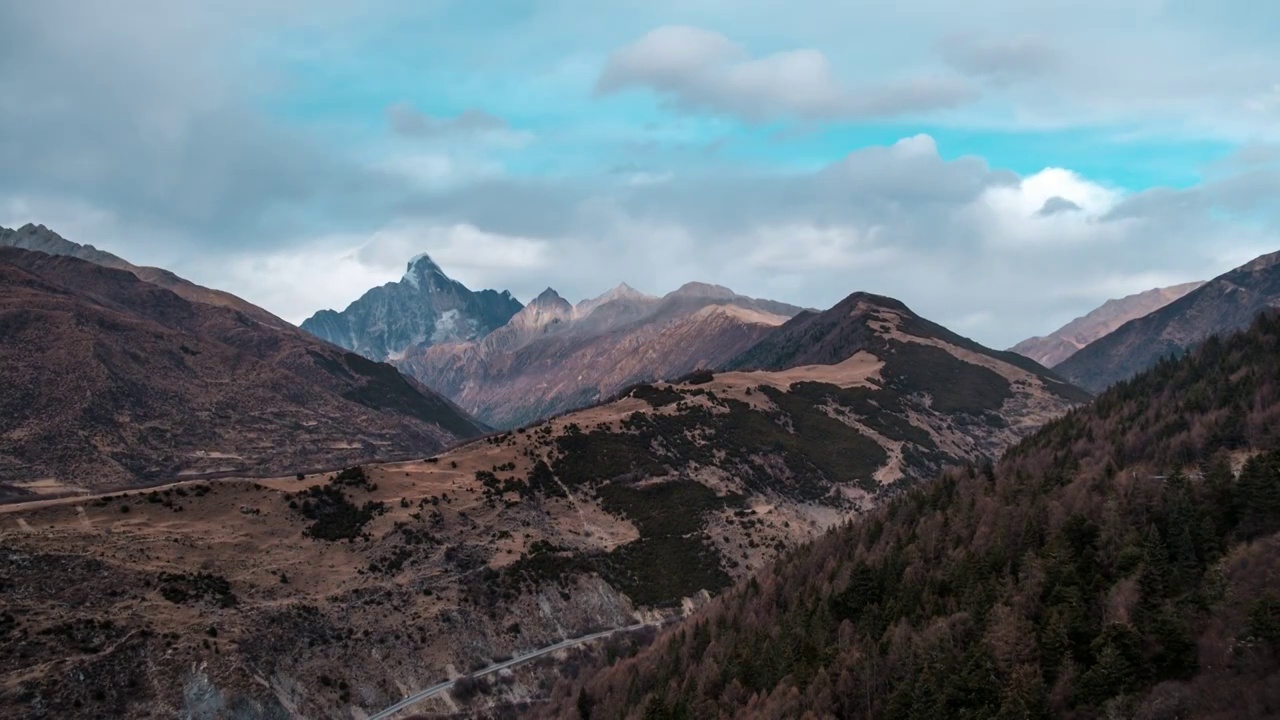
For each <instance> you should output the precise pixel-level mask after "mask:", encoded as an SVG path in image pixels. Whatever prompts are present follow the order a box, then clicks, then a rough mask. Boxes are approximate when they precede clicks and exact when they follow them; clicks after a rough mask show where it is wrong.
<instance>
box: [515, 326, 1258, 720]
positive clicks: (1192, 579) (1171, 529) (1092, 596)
mask: <svg viewBox="0 0 1280 720" xmlns="http://www.w3.org/2000/svg"><path fill="white" fill-rule="evenodd" d="M1277 378H1280V320H1277V319H1276V318H1275V317H1264V318H1263V319H1261V320H1259V321H1258V323H1257V324H1256V325H1255V326H1254V328H1253V329H1252V330H1250V331H1249V332H1248V333H1246V334H1243V335H1239V336H1236V337H1232V338H1230V339H1227V340H1221V341H1219V340H1216V339H1215V340H1211V341H1209V342H1207V343H1205V345H1204V346H1202V347H1201V348H1200V349H1198V350H1197V351H1196V352H1195V353H1194V354H1193V355H1192V356H1190V357H1187V358H1184V359H1182V360H1180V361H1177V362H1172V363H1164V364H1161V365H1160V366H1159V367H1157V368H1156V369H1154V370H1152V371H1149V372H1147V373H1145V374H1143V375H1140V376H1139V377H1138V378H1137V379H1135V380H1134V381H1133V382H1130V383H1124V384H1121V385H1119V386H1117V387H1116V388H1114V389H1112V390H1110V391H1108V392H1106V393H1104V394H1103V395H1101V396H1100V397H1098V399H1097V400H1096V401H1095V402H1094V403H1093V404H1092V405H1089V406H1086V407H1084V408H1082V409H1079V410H1076V411H1073V412H1072V413H1070V414H1068V415H1067V416H1065V417H1064V418H1062V419H1060V420H1058V421H1055V422H1053V423H1051V424H1050V425H1048V426H1047V427H1045V428H1044V429H1043V430H1042V431H1040V432H1039V433H1037V434H1035V435H1033V436H1032V437H1031V438H1030V439H1028V440H1026V441H1025V442H1024V443H1022V444H1020V445H1018V446H1016V447H1015V448H1013V449H1011V450H1010V451H1009V452H1008V454H1007V455H1006V456H1005V457H1004V459H1003V460H1002V461H1001V462H999V463H998V464H996V465H995V466H993V467H992V466H988V467H984V468H982V469H977V468H974V467H970V468H967V469H961V470H955V471H952V472H949V473H946V474H945V475H944V476H942V477H941V478H940V479H938V480H936V481H934V482H931V483H926V484H923V485H921V486H919V487H918V488H916V489H914V490H913V491H911V492H909V493H907V494H905V495H904V496H903V497H900V498H897V499H895V500H894V501H892V502H890V503H888V504H887V505H886V506H885V507H883V508H881V509H879V510H877V511H875V512H873V513H871V514H869V515H868V516H866V517H865V518H863V519H862V520H861V521H859V522H857V523H854V524H850V525H846V526H843V527H841V528H839V529H838V530H836V531H835V532H833V533H830V534H828V535H826V536H824V537H822V538H820V539H818V540H817V541H815V542H814V543H812V544H811V545H808V546H806V547H803V548H801V549H799V550H797V551H795V552H793V553H790V554H788V555H786V556H785V557H783V558H782V559H780V560H779V561H778V562H776V563H773V564H771V565H770V566H769V567H768V568H767V569H765V570H763V571H762V572H759V573H757V574H755V575H753V576H752V577H751V578H749V579H748V580H746V581H743V582H740V583H738V584H737V585H736V586H735V587H734V589H732V590H731V591H728V592H726V593H725V594H723V595H721V596H720V597H719V598H717V599H715V600H713V601H712V602H711V603H710V604H709V605H708V606H706V607H705V608H704V609H702V610H701V611H699V612H698V613H697V614H696V615H694V616H693V617H691V618H689V619H687V620H685V621H684V622H683V623H682V624H681V626H680V627H679V628H678V629H675V630H673V631H671V632H668V633H666V634H665V635H664V636H662V637H660V638H659V639H658V640H657V641H656V642H654V643H653V644H652V645H651V646H650V647H649V648H647V649H646V650H643V651H642V652H640V653H639V654H638V655H637V656H635V657H633V658H630V659H625V658H624V659H621V660H619V659H618V658H617V656H616V654H610V653H598V654H597V656H596V661H595V662H594V664H589V665H588V666H587V668H586V669H585V670H582V671H581V672H580V674H579V676H578V678H579V679H578V680H577V681H572V682H570V681H562V683H561V684H560V685H559V686H558V687H557V689H556V690H555V691H554V692H553V694H552V698H551V702H548V703H537V704H533V705H530V706H527V709H528V710H529V711H530V712H529V714H530V715H531V716H533V717H545V718H570V719H574V718H576V719H579V720H588V719H589V718H625V719H631V718H634V719H636V720H639V719H640V718H694V717H699V718H701V717H734V718H747V719H751V718H781V717H787V718H792V717H796V718H798V717H814V718H821V717H848V718H924V717H936V718H944V717H946V718H951V717H956V718H958V717H974V718H977V717H990V718H1048V717H1065V718H1094V717H1125V718H1241V719H1243V720H1252V719H1255V718H1256V719H1258V720H1261V719H1262V718H1272V717H1275V716H1276V713H1277V711H1278V710H1280V594H1277V591H1276V588H1277V584H1276V582H1275V579H1276V577H1277V576H1278V575H1280V492H1277V488H1280V434H1278V433H1277V430H1276V428H1277V427H1280V426H1277V424H1276V422H1275V420H1276V416H1277V415H1280V383H1277ZM580 665H581V663H580ZM593 667H594V672H593V671H592V670H593Z"/></svg>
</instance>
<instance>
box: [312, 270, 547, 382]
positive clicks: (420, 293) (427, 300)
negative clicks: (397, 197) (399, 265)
mask: <svg viewBox="0 0 1280 720" xmlns="http://www.w3.org/2000/svg"><path fill="white" fill-rule="evenodd" d="M523 307H524V306H523V305H521V304H520V301H518V300H516V299H515V298H514V297H512V296H511V293H509V292H505V291H504V292H498V291H496V290H480V291H478V292H473V291H471V290H469V289H468V288H467V287H466V286H465V285H463V284H462V283H460V282H458V281H457V280H453V279H452V278H450V277H449V276H448V275H446V274H445V272H444V270H443V269H441V267H440V266H439V265H438V264H437V263H436V262H435V261H434V260H432V259H431V256H430V255H428V254H426V253H420V254H418V255H415V256H414V257H413V258H412V259H411V260H409V262H408V264H407V265H406V267H405V273H404V276H403V277H402V278H401V279H400V282H391V283H387V284H385V285H382V286H380V287H375V288H372V289H371V290H369V291H368V292H366V293H365V294H364V295H362V296H360V298H359V299H357V300H356V301H355V302H353V303H351V304H350V305H348V306H347V309H346V310H343V311H342V312H335V311H332V310H321V311H319V312H317V313H316V314H315V315H312V316H311V317H310V318H307V319H306V320H305V321H303V323H302V329H303V330H306V331H307V332H309V333H312V334H313V335H316V336H318V337H320V338H322V339H324V340H328V341H329V342H331V343H333V344H335V345H338V346H340V347H344V348H347V349H348V350H352V351H354V352H357V353H359V354H361V355H363V356H365V357H367V358H369V359H371V360H379V361H381V360H397V359H399V358H402V357H403V356H404V353H405V352H407V351H408V350H409V348H411V347H414V346H428V345H434V344H438V343H450V342H467V341H471V340H478V339H480V338H482V337H484V336H485V335H488V334H489V333H490V332H493V331H494V330H495V329H497V328H500V327H502V326H503V325H505V324H506V323H507V321H508V320H510V319H511V318H512V317H513V316H514V315H515V314H516V313H517V312H519V311H520V309H521V308H523Z"/></svg>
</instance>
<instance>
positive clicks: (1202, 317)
mask: <svg viewBox="0 0 1280 720" xmlns="http://www.w3.org/2000/svg"><path fill="white" fill-rule="evenodd" d="M1275 307H1280V253H1270V254H1267V255H1262V256H1260V257H1258V258H1255V259H1254V260H1252V261H1250V262H1248V263H1245V264H1244V265H1241V266H1240V267H1238V268H1235V269H1233V270H1229V271H1228V272H1226V273H1223V274H1222V275H1219V276H1218V277H1216V278H1214V279H1212V280H1210V281H1209V282H1207V283H1205V284H1204V285H1202V286H1201V287H1199V288H1198V289H1196V290H1193V291H1191V292H1190V293H1187V294H1186V295H1184V296H1182V297H1181V298H1179V299H1177V300H1175V301H1173V302H1171V303H1169V304H1168V305H1166V306H1164V307H1162V308H1160V309H1159V310H1156V311H1154V312H1152V313H1150V314H1148V315H1144V316H1142V317H1140V318H1136V319H1134V320H1130V321H1129V322H1127V323H1125V324H1123V325H1121V326H1120V327H1119V328H1117V329H1116V330H1114V331H1113V332H1111V333H1108V334H1107V335H1105V336H1103V337H1101V338H1099V339H1098V340H1095V341H1094V342H1092V343H1090V344H1089V345H1087V346H1085V347H1084V348H1082V349H1081V350H1080V351H1079V352H1077V353H1076V354H1075V355H1073V356H1071V357H1070V358H1068V359H1066V360H1065V361H1063V362H1062V363H1061V364H1059V365H1058V366H1057V368H1055V370H1057V371H1058V372H1060V373H1061V374H1062V375H1063V377H1066V378H1067V379H1069V380H1071V381H1072V382H1074V383H1075V384H1077V385H1079V386H1081V387H1084V388H1086V389H1089V390H1093V391H1095V392H1097V391H1100V390H1102V389H1105V388H1106V387H1109V386H1110V385H1113V384H1115V383H1116V382H1119V381H1121V380H1124V379H1127V378H1130V377H1132V376H1134V375H1135V374H1137V373H1139V372H1141V371H1143V370H1146V369H1147V368H1150V367H1152V366H1153V365H1155V364H1156V362H1158V361H1159V360H1160V359H1161V358H1163V357H1167V356H1170V355H1175V356H1176V355H1181V354H1183V353H1185V352H1187V351H1188V350H1190V349H1191V348H1193V347H1194V346H1195V345H1197V344H1199V343H1200V342H1203V341H1204V340H1205V339H1207V338H1208V337H1210V336H1211V335H1215V334H1220V333H1230V332H1235V331H1238V330H1242V329H1244V328H1247V327H1249V326H1250V324H1252V322H1253V320H1254V318H1255V317H1256V316H1257V315H1258V313H1259V312H1262V311H1263V310H1267V309H1270V308H1275Z"/></svg>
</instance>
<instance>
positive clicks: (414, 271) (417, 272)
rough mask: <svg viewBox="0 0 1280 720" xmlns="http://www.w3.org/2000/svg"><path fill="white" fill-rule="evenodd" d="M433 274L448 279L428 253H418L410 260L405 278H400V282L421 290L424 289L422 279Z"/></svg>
mask: <svg viewBox="0 0 1280 720" xmlns="http://www.w3.org/2000/svg"><path fill="white" fill-rule="evenodd" d="M432 273H434V274H436V275H439V276H440V277H442V278H444V277H448V276H447V275H445V274H444V271H443V270H441V269H440V266H439V265H437V264H436V263H435V261H434V260H432V259H431V256H430V255H428V254H426V253H418V254H417V255H414V256H413V258H411V259H410V260H409V265H408V267H406V268H405V271H404V277H402V278H400V281H401V282H407V283H409V284H410V285H412V286H414V287H416V288H420V287H422V285H421V278H423V277H426V276H427V275H429V274H432Z"/></svg>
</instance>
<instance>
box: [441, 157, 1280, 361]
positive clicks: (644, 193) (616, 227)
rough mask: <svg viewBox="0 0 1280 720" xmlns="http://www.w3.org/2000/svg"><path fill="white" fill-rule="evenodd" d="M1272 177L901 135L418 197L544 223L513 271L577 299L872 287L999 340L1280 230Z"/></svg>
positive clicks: (831, 295) (1253, 245)
mask: <svg viewBox="0 0 1280 720" xmlns="http://www.w3.org/2000/svg"><path fill="white" fill-rule="evenodd" d="M638 167H640V166H628V167H625V168H624V169H626V170H635V169H637V168H638ZM1272 187H1280V186H1271V185H1269V184H1268V183H1267V182H1266V180H1265V178H1263V177H1261V176H1252V175H1247V174H1245V175H1236V176H1233V180H1232V182H1230V183H1228V182H1223V183H1213V184H1206V185H1205V186H1203V187H1201V188H1200V190H1199V191H1196V192H1191V191H1180V190H1166V191H1163V192H1153V193H1145V192H1125V191H1123V190H1120V189H1117V188H1113V187H1109V186H1107V185H1105V184H1103V183H1099V182H1096V181H1094V180H1091V179H1089V178H1087V177H1085V176H1082V175H1081V174H1079V173H1076V172H1073V171H1071V170H1068V169H1065V168H1046V169H1044V170H1041V171H1038V172H1035V173H1029V174H1026V175H1018V174H1016V173H1013V172H1010V171H1008V170H1003V169H999V168H992V167H991V166H990V165H989V164H988V163H987V162H986V161H985V160H983V159H982V158H980V157H975V156H961V157H958V158H954V159H947V158H944V157H943V156H942V155H941V154H940V151H939V148H938V147H937V143H936V142H935V141H934V140H933V138H932V137H930V136H928V135H913V136H908V137H905V138H903V139H901V140H899V141H897V142H895V143H892V144H889V145H884V146H872V147H866V148H861V149H859V150H855V151H854V152H851V153H849V154H848V155H846V156H845V157H843V158H841V159H839V160H837V161H835V162H832V163H829V164H828V165H826V166H825V167H822V168H819V169H816V170H814V171H812V172H804V173H795V172H792V173H764V172H743V171H741V169H736V170H733V171H730V170H726V171H724V172H723V173H708V172H703V173H701V174H697V175H692V176H690V175H684V174H677V175H675V176H674V177H672V178H671V179H670V180H668V181H667V182H665V183H662V184H659V185H639V186H633V185H627V184H626V183H625V182H623V181H622V178H621V177H620V178H619V180H618V182H616V183H615V184H612V185H608V186H606V187H601V186H599V184H598V183H597V184H585V183H584V184H577V183H573V182H562V181H557V182H554V183H552V182H539V181H536V180H532V179H526V180H514V179H510V178H508V179H504V180H500V181H492V182H486V183H482V184H480V185H478V186H473V187H467V188H459V189H457V190H454V191H447V192H442V193H439V194H436V195H433V197H431V198H430V200H429V203H428V205H426V206H424V207H425V209H424V207H419V208H418V211H425V212H430V213H433V214H434V213H436V212H439V211H441V210H442V209H445V208H447V209H449V214H450V216H451V217H452V218H453V219H454V220H456V221H459V222H461V221H464V220H465V221H466V222H469V223H471V224H473V225H474V226H475V227H476V228H478V229H479V230H480V231H482V232H486V233H493V234H497V235H512V236H523V237H531V238H539V239H542V240H543V241H545V243H546V245H545V247H546V260H547V264H546V265H545V266H544V267H543V268H541V269H540V270H539V271H537V272H536V273H533V274H532V275H533V276H534V278H533V279H530V280H528V281H527V282H526V281H525V280H523V279H521V278H512V282H513V283H522V284H527V285H528V291H529V292H537V291H538V290H541V286H545V285H547V284H550V285H551V286H553V287H555V288H556V289H557V290H558V291H560V292H561V293H562V294H563V295H565V296H566V297H569V298H571V299H576V298H581V297H588V296H591V295H593V294H596V293H598V292H601V291H603V290H605V289H607V288H608V287H610V286H612V285H614V284H616V283H618V282H621V281H626V282H628V283H631V284H632V285H634V286H637V287H643V288H644V289H646V290H648V291H650V292H666V291H669V290H671V289H673V288H675V287H678V286H679V285H680V284H682V283H683V282H686V281H689V280H704V281H709V282H718V283H720V284H723V285H727V286H729V287H732V288H734V289H735V290H737V291H738V292H742V293H746V294H751V295H756V296H766V297H775V298H777V299H781V300H786V301H788V302H793V303H796V304H800V305H806V306H812V307H828V306H830V305H832V304H834V303H835V302H837V301H838V300H840V299H841V298H842V297H844V296H845V295H847V294H848V293H850V292H853V291H855V290H868V291H873V292H881V293H884V294H887V295H891V296H894V297H898V298H900V299H902V300H903V301H905V302H907V303H908V304H909V305H910V306H911V307H912V308H913V309H915V310H916V311H918V312H920V313H921V314H923V315H925V316H926V317H930V318H932V319H934V320H937V321H939V322H942V323H944V324H948V323H956V324H957V325H958V324H959V323H961V322H964V323H968V324H967V325H965V326H964V327H965V332H966V333H969V334H971V335H973V336H974V337H975V338H976V339H978V340H979V341H981V342H984V343H987V344H990V345H993V346H1004V347H1007V346H1009V345H1012V344H1014V343H1015V342H1017V341H1018V340H1021V339H1023V338H1024V337H1028V336H1030V335H1034V334H1042V333H1044V332H1046V331H1048V330H1051V329H1053V327H1054V326H1053V325H1052V322H1054V321H1056V320H1057V319H1059V318H1062V319H1063V321H1064V322H1065V320H1069V319H1071V318H1072V317H1076V316H1079V315H1082V314H1084V313H1085V312H1088V311H1089V310H1092V309H1093V308H1094V307H1096V306H1097V305H1100V304H1101V303H1102V302H1103V301H1105V300H1107V299H1109V298H1110V297H1113V296H1117V295H1125V294H1130V293H1133V292H1139V291H1142V290H1147V289H1150V287H1151V286H1149V285H1145V284H1144V283H1146V282H1148V281H1151V280H1152V279H1158V280H1160V282H1161V283H1162V284H1169V283H1172V282H1182V281H1189V280H1195V279H1203V278H1206V277H1208V276H1211V275H1216V274H1217V273H1220V272H1223V271H1225V270H1227V269H1229V268H1230V267H1232V266H1233V264H1238V262H1237V260H1239V261H1240V262H1243V260H1245V259H1248V258H1240V256H1241V255H1242V254H1244V253H1249V252H1251V253H1253V255H1257V254H1261V253H1262V252H1264V251H1265V250H1266V249H1267V246H1268V244H1269V243H1270V244H1272V245H1280V231H1268V230H1267V228H1266V226H1265V223H1262V222H1258V221H1254V220H1251V219H1250V218H1249V217H1247V216H1246V214H1247V213H1261V212H1266V211H1267V208H1268V205H1267V204H1266V203H1265V202H1264V201H1263V198H1265V197H1266V192H1267V191H1268V188H1272ZM1046 206H1047V207H1048V208H1049V209H1050V210H1053V209H1055V208H1057V209H1059V211H1058V212H1050V213H1045V212H1043V211H1044V210H1045V208H1046ZM1069 206H1074V207H1076V208H1078V209H1074V210H1067V208H1068V207H1069ZM1272 249H1274V248H1272ZM535 286H537V287H535ZM522 287H523V285H522ZM512 289H513V291H514V290H516V288H514V287H513V288H512ZM1059 324H1060V323H1059Z"/></svg>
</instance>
